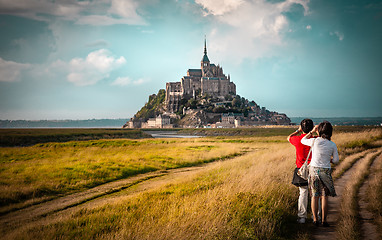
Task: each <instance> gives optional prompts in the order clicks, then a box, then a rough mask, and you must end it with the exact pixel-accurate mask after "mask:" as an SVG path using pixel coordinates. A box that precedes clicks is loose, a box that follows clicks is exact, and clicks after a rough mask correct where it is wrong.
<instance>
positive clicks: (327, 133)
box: [318, 121, 333, 140]
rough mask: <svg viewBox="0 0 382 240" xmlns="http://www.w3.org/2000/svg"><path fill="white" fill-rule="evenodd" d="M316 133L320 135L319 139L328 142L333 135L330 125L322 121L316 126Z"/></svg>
mask: <svg viewBox="0 0 382 240" xmlns="http://www.w3.org/2000/svg"><path fill="white" fill-rule="evenodd" d="M318 133H319V134H320V137H322V138H325V139H328V140H330V138H331V137H332V133H333V127H332V124H330V122H328V121H323V122H322V123H320V125H318Z"/></svg>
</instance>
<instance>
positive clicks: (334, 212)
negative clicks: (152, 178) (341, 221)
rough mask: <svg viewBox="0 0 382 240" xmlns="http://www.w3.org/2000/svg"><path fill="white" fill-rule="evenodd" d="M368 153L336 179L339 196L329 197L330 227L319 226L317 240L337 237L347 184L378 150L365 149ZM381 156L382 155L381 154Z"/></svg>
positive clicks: (314, 235)
mask: <svg viewBox="0 0 382 240" xmlns="http://www.w3.org/2000/svg"><path fill="white" fill-rule="evenodd" d="M363 153H366V155H365V156H364V157H362V158H360V159H358V160H357V161H356V162H355V163H354V165H353V166H352V167H351V168H350V169H348V170H347V171H346V172H345V173H344V174H343V175H342V176H341V177H340V178H339V179H337V180H335V181H334V186H335V189H336V192H337V195H338V196H337V197H329V198H328V202H329V211H328V217H327V221H328V223H329V224H330V227H319V228H316V229H315V231H314V232H313V234H312V236H313V238H314V239H316V240H332V239H336V224H337V220H338V218H339V213H340V212H339V211H340V206H341V201H342V195H343V191H344V189H345V186H346V184H347V183H348V182H349V180H350V179H351V178H352V175H353V173H354V172H355V171H356V170H357V167H358V166H359V165H361V164H362V162H363V161H367V160H368V158H369V157H370V156H371V155H375V154H376V151H370V150H368V151H365V152H363ZM380 157H381V156H380Z"/></svg>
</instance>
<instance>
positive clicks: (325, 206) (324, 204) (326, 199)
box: [321, 196, 328, 222]
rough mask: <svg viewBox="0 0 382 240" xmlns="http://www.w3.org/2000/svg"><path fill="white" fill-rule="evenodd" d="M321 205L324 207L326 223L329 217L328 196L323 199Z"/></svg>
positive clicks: (323, 218) (323, 216)
mask: <svg viewBox="0 0 382 240" xmlns="http://www.w3.org/2000/svg"><path fill="white" fill-rule="evenodd" d="M321 205H322V211H321V213H322V222H326V217H327V216H328V196H322V197H321Z"/></svg>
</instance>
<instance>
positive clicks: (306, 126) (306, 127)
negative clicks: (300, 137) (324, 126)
mask: <svg viewBox="0 0 382 240" xmlns="http://www.w3.org/2000/svg"><path fill="white" fill-rule="evenodd" d="M301 129H302V131H303V132H304V133H308V132H310V131H312V129H313V121H312V119H308V118H306V119H304V120H302V121H301Z"/></svg>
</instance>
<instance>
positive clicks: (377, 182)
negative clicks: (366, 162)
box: [366, 155, 382, 236]
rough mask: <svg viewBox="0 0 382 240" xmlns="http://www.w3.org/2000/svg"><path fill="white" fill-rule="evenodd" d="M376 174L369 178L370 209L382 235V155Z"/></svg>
mask: <svg viewBox="0 0 382 240" xmlns="http://www.w3.org/2000/svg"><path fill="white" fill-rule="evenodd" d="M374 169H375V172H374V173H375V174H374V175H373V177H372V178H371V179H370V180H369V186H368V189H367V191H366V192H367V194H368V196H369V197H368V206H367V208H368V210H369V211H370V212H372V213H373V218H374V220H373V221H374V223H375V225H376V226H377V229H378V231H379V236H382V182H381V179H382V155H379V157H378V161H377V162H376V167H375V168H374Z"/></svg>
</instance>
